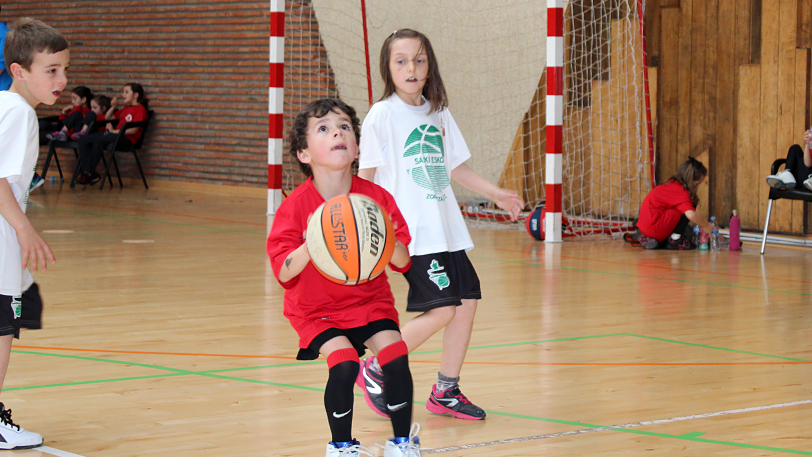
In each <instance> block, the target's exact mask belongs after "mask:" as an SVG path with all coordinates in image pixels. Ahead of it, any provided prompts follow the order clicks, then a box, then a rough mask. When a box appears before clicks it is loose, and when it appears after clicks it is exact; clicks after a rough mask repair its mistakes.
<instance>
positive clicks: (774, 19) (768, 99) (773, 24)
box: [753, 0, 783, 229]
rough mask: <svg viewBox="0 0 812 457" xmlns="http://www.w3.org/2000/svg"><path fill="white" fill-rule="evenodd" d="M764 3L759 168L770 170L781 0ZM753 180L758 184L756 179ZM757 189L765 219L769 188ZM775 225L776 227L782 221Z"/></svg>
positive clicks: (775, 129) (775, 120) (761, 217)
mask: <svg viewBox="0 0 812 457" xmlns="http://www.w3.org/2000/svg"><path fill="white" fill-rule="evenodd" d="M762 6H763V8H762V19H763V20H762V26H761V107H760V108H761V126H760V130H761V133H760V138H759V139H760V142H759V164H760V165H759V170H769V169H770V165H771V164H772V162H773V159H774V158H775V145H776V141H777V139H778V135H777V132H778V125H777V124H778V44H779V40H778V35H779V25H778V22H779V14H778V13H779V0H764V1H763V4H762ZM753 184H754V185H755V182H753ZM758 189H759V220H761V221H763V220H764V218H765V217H766V215H767V196H768V194H769V192H768V190H769V189H768V187H767V186H761V185H759V186H758ZM762 197H763V198H762ZM774 227H776V229H777V227H779V224H776V225H774ZM781 228H783V227H781Z"/></svg>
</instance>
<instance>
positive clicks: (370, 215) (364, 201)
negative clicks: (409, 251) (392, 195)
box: [305, 194, 395, 285]
mask: <svg viewBox="0 0 812 457" xmlns="http://www.w3.org/2000/svg"><path fill="white" fill-rule="evenodd" d="M305 236H306V240H307V241H306V242H307V251H308V253H309V254H310V259H311V261H312V262H313V265H314V266H315V267H316V269H317V270H318V271H319V272H320V273H321V274H323V275H324V276H325V277H326V278H327V279H329V280H330V281H333V282H335V283H338V284H345V285H354V284H363V283H365V282H367V281H369V280H370V279H373V278H375V277H376V276H378V275H379V274H381V273H382V272H383V270H384V268H385V267H386V264H388V263H389V260H390V259H391V258H392V253H393V252H394V251H395V231H394V229H393V227H392V219H391V218H390V217H389V214H387V213H386V211H384V209H383V208H381V207H380V206H378V204H377V203H375V201H374V200H372V199H371V198H369V197H367V196H364V195H360V194H349V195H340V196H338V197H335V198H332V199H330V200H328V201H326V202H324V203H322V204H321V205H320V206H319V207H318V208H316V211H315V212H314V213H313V216H312V217H311V218H310V222H308V224H307V234H306V235H305Z"/></svg>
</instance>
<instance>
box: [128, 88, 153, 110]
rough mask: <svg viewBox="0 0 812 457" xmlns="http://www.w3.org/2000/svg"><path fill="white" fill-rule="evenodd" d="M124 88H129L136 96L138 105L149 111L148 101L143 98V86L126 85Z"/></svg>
mask: <svg viewBox="0 0 812 457" xmlns="http://www.w3.org/2000/svg"><path fill="white" fill-rule="evenodd" d="M125 86H129V87H130V90H131V91H133V93H134V94H138V103H140V104H141V105H143V106H144V108H146V109H149V100H147V97H146V96H144V86H142V85H141V84H138V83H127V84H125Z"/></svg>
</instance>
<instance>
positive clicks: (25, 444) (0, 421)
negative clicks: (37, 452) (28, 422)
mask: <svg viewBox="0 0 812 457" xmlns="http://www.w3.org/2000/svg"><path fill="white" fill-rule="evenodd" d="M37 446H42V435H40V434H39V433H34V432H29V431H28V430H26V429H24V428H22V427H20V426H19V425H17V424H15V423H14V422H13V421H12V420H11V410H10V409H6V408H5V406H3V404H2V403H0V449H6V450H8V449H30V448H32V447H37Z"/></svg>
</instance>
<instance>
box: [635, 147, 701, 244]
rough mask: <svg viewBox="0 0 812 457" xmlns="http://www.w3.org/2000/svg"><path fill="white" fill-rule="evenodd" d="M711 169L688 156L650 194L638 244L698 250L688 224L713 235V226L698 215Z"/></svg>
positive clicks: (643, 210)
mask: <svg viewBox="0 0 812 457" xmlns="http://www.w3.org/2000/svg"><path fill="white" fill-rule="evenodd" d="M707 175H708V169H707V168H705V165H703V164H702V162H700V161H698V160H696V159H694V158H693V157H688V160H686V161H685V162H683V163H682V165H680V166H679V168H678V169H677V172H676V173H674V176H672V177H671V178H669V179H668V181H667V182H666V183H665V184H661V185H659V186H657V187H655V188H654V189H652V190H651V192H649V194H648V195H646V198H645V199H644V200H643V204H642V205H641V206H640V217H639V219H638V221H637V229H638V230H640V236H639V238H638V241H640V244H641V245H642V246H643V247H644V248H646V249H657V248H661V247H665V248H666V249H676V250H681V251H682V250H690V249H696V244H695V243H694V242H693V241H691V236H690V235H689V234H688V233H689V232H688V231H686V229H687V228H688V221H690V222H693V223H694V224H696V225H698V226H700V227H702V228H703V229H704V230H705V231H706V232H707V233H711V231H712V230H713V226H712V225H711V223H710V222H708V221H707V220H706V219H705V218H704V217H702V216H700V215H699V214H698V213H697V212H696V206H697V205H698V204H699V197H698V196H697V195H696V190H697V189H698V188H699V185H700V184H702V182H704V181H705V178H706V177H707Z"/></svg>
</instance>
